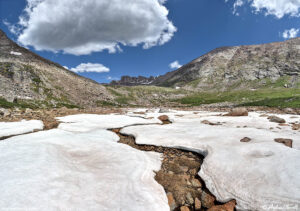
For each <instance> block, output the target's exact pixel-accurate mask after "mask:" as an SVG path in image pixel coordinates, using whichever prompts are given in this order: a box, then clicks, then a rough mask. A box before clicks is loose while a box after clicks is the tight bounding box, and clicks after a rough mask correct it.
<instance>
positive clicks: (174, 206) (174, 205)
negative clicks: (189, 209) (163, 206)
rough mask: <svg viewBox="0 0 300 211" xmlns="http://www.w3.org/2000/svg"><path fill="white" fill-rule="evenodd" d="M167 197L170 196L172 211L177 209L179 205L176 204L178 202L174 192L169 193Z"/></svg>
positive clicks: (169, 201)
mask: <svg viewBox="0 0 300 211" xmlns="http://www.w3.org/2000/svg"><path fill="white" fill-rule="evenodd" d="M167 197H168V203H169V206H170V210H171V211H173V210H175V208H176V207H177V205H176V202H175V200H174V197H173V194H172V193H167Z"/></svg>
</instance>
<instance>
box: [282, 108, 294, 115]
mask: <svg viewBox="0 0 300 211" xmlns="http://www.w3.org/2000/svg"><path fill="white" fill-rule="evenodd" d="M283 111H284V113H286V114H296V112H295V111H294V109H292V108H285V109H283Z"/></svg>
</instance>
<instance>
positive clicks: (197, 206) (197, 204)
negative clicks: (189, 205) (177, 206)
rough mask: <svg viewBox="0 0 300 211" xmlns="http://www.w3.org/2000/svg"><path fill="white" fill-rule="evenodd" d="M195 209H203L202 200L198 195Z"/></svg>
mask: <svg viewBox="0 0 300 211" xmlns="http://www.w3.org/2000/svg"><path fill="white" fill-rule="evenodd" d="M195 210H201V201H200V200H199V199H198V198H197V197H196V198H195Z"/></svg>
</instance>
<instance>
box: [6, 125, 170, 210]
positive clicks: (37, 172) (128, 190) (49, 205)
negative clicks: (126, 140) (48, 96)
mask: <svg viewBox="0 0 300 211" xmlns="http://www.w3.org/2000/svg"><path fill="white" fill-rule="evenodd" d="M118 140H119V138H118V136H117V135H116V134H114V133H113V132H110V131H106V130H101V129H100V130H94V131H89V132H88V133H84V132H82V133H78V132H76V133H73V132H68V131H64V130H60V129H53V130H49V131H43V132H38V133H32V134H28V135H21V136H17V137H13V138H9V139H6V140H4V141H2V142H1V143H0V168H1V169H2V171H1V172H0V186H1V187H2V191H0V207H1V209H8V210H10V209H22V210H31V209H35V210H166V211H167V210H169V206H168V202H167V198H166V195H165V192H164V190H163V188H162V187H161V186H160V185H159V184H158V183H156V181H155V180H154V172H153V171H158V170H159V169H160V165H161V157H160V154H158V153H153V152H142V151H139V150H136V149H133V148H131V147H129V146H127V145H123V144H119V143H117V141H118Z"/></svg>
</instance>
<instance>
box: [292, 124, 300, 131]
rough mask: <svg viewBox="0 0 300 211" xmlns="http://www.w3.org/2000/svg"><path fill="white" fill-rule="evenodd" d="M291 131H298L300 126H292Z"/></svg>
mask: <svg viewBox="0 0 300 211" xmlns="http://www.w3.org/2000/svg"><path fill="white" fill-rule="evenodd" d="M292 129H293V130H300V124H293V126H292Z"/></svg>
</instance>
